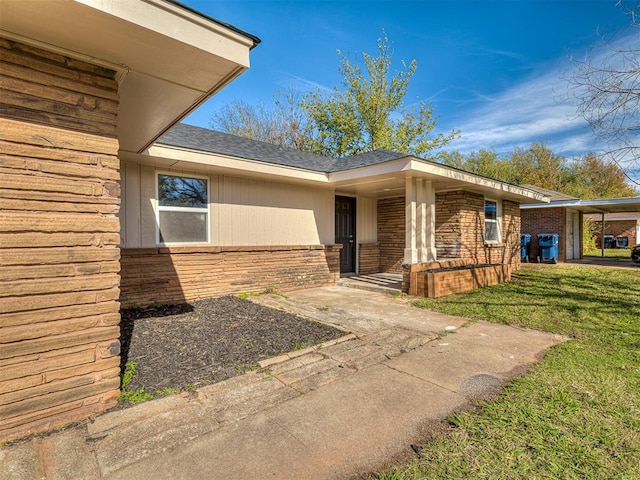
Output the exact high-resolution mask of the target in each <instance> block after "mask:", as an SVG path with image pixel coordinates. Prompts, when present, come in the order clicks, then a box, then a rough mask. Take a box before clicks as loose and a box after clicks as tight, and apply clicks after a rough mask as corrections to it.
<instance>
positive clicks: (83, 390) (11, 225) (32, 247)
mask: <svg viewBox="0 0 640 480" xmlns="http://www.w3.org/2000/svg"><path fill="white" fill-rule="evenodd" d="M0 63H1V64H2V67H1V68H2V73H3V75H4V78H3V79H2V82H1V83H0V85H1V87H0V88H1V89H2V91H1V92H0V145H1V150H2V154H3V155H2V159H1V160H0V162H1V163H0V169H1V170H2V172H1V174H0V419H1V422H0V443H1V442H3V441H6V440H11V439H14V438H19V437H23V436H26V435H28V434H30V433H34V432H43V431H47V430H51V429H53V428H56V427H60V426H62V425H65V424H68V423H70V422H74V421H77V420H81V419H84V418H86V417H88V416H89V415H91V414H93V413H96V412H99V411H102V410H105V409H106V408H109V407H111V406H113V405H115V404H116V401H117V398H118V396H119V393H120V392H119V383H120V378H119V374H120V369H119V364H120V357H119V354H120V344H119V342H118V338H119V336H120V328H119V322H120V315H119V304H118V297H119V288H118V284H119V276H118V271H119V269H120V266H119V257H120V252H119V250H118V248H117V245H118V243H119V241H120V236H119V228H120V227H119V222H118V219H117V218H116V214H117V212H118V208H119V195H120V192H119V185H118V181H119V172H118V169H119V160H118V158H117V157H116V155H117V152H118V141H117V139H116V116H117V111H118V93H117V88H118V86H117V83H116V81H115V80H114V73H113V72H111V71H107V70H105V69H104V68H101V67H96V66H93V65H89V64H86V63H83V62H80V61H77V60H73V59H71V58H66V57H64V56H62V55H59V54H56V53H52V52H47V51H43V50H40V49H37V48H33V47H29V46H26V45H22V44H19V43H15V42H12V41H9V40H5V39H2V38H0Z"/></svg>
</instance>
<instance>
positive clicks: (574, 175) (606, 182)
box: [438, 143, 638, 199]
mask: <svg viewBox="0 0 640 480" xmlns="http://www.w3.org/2000/svg"><path fill="white" fill-rule="evenodd" d="M438 159H439V161H440V162H441V163H444V164H445V165H449V166H451V167H455V168H460V169H462V170H466V171H468V172H472V173H476V174H478V175H483V176H485V177H490V178H494V179H496V180H501V181H503V182H507V183H511V184H514V185H524V184H531V185H537V186H539V187H542V188H547V189H549V190H554V191H556V192H561V193H565V194H567V195H572V196H574V197H576V198H582V199H596V198H616V197H633V196H636V195H638V191H637V190H636V189H635V188H634V187H633V186H631V185H630V184H629V183H628V181H627V177H626V175H625V172H624V171H623V170H622V168H620V166H618V165H617V164H615V163H612V162H607V161H606V160H605V159H603V158H602V157H601V156H598V155H596V154H594V153H588V154H586V155H584V156H582V157H578V158H574V159H572V160H567V159H566V158H565V157H563V156H562V155H557V154H555V153H553V152H552V151H551V150H550V149H549V147H548V146H547V145H545V144H544V143H533V144H531V146H529V147H528V148H517V149H515V150H514V151H513V152H512V153H511V155H508V156H504V157H500V156H499V155H498V153H497V152H495V151H487V150H480V151H477V152H471V153H468V154H462V153H460V152H442V153H441V154H439V156H438Z"/></svg>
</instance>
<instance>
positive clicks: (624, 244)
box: [616, 237, 629, 248]
mask: <svg viewBox="0 0 640 480" xmlns="http://www.w3.org/2000/svg"><path fill="white" fill-rule="evenodd" d="M616 248H629V237H616Z"/></svg>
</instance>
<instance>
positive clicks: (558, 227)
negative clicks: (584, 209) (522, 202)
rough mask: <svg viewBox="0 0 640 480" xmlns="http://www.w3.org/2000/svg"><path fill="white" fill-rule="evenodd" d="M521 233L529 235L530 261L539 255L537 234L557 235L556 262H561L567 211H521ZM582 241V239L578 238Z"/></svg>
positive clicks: (564, 245) (547, 209) (562, 259)
mask: <svg viewBox="0 0 640 480" xmlns="http://www.w3.org/2000/svg"><path fill="white" fill-rule="evenodd" d="M521 216H522V233H528V234H529V235H531V250H530V252H529V258H530V259H531V261H535V259H536V258H537V257H538V255H539V254H540V250H539V248H538V234H539V233H557V234H558V235H559V237H558V261H560V262H563V261H564V259H565V258H567V257H566V252H565V249H566V238H567V236H566V228H567V209H566V208H560V207H552V208H531V209H525V210H522V211H521ZM580 238H581V239H582V237H580Z"/></svg>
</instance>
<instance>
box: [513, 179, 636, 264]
mask: <svg viewBox="0 0 640 480" xmlns="http://www.w3.org/2000/svg"><path fill="white" fill-rule="evenodd" d="M524 187H526V188H529V189H531V190H534V191H537V192H539V193H541V194H544V195H546V196H547V197H548V198H549V199H550V202H549V203H547V204H540V203H523V204H521V205H520V209H521V220H522V227H521V228H522V233H526V234H529V235H531V247H530V248H531V250H530V254H529V257H530V258H531V259H536V258H537V257H538V256H539V255H540V249H539V247H538V243H537V235H538V234H541V233H551V234H557V235H558V257H559V258H558V261H559V262H565V261H568V260H579V259H581V258H582V257H583V254H584V251H583V242H582V238H583V230H584V217H585V216H586V215H597V217H600V219H601V221H600V223H599V224H600V225H602V218H603V217H605V215H607V214H615V215H619V214H621V212H640V197H628V198H605V199H597V200H580V199H578V198H575V197H571V196H569V195H565V194H562V193H558V192H553V191H551V190H547V189H544V188H541V187H537V186H534V185H524ZM601 235H602V233H600V236H601Z"/></svg>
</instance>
